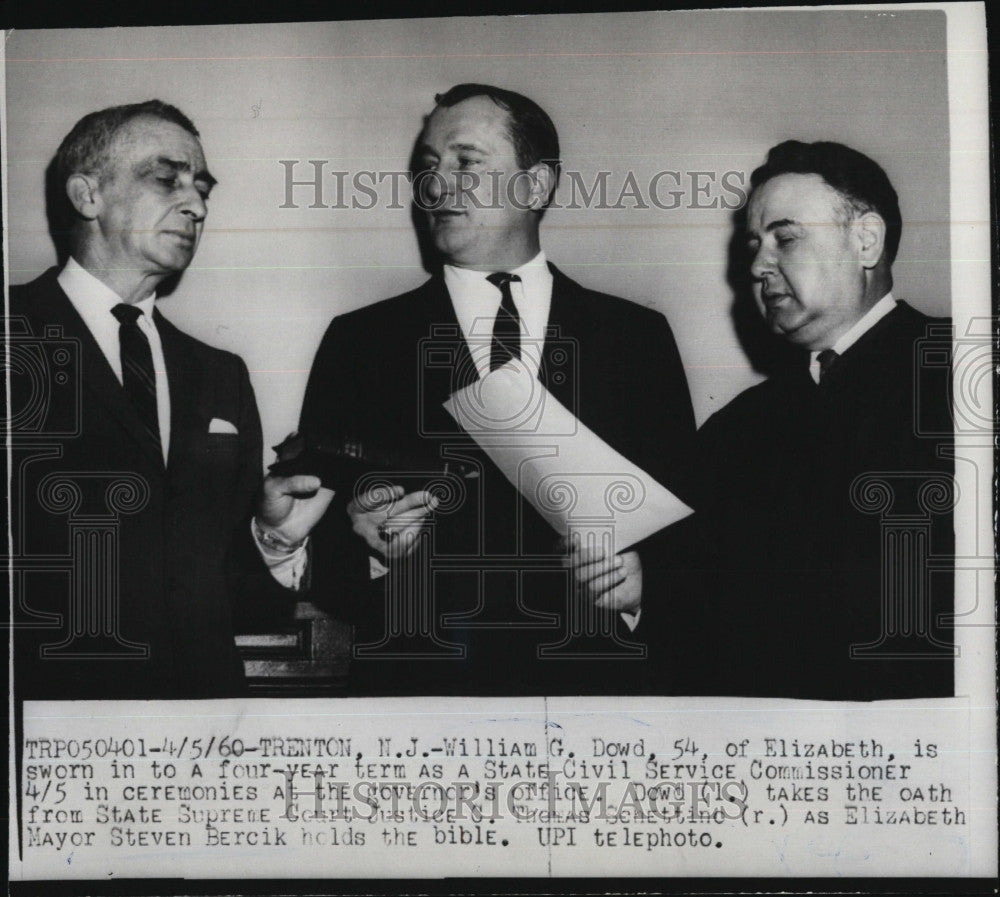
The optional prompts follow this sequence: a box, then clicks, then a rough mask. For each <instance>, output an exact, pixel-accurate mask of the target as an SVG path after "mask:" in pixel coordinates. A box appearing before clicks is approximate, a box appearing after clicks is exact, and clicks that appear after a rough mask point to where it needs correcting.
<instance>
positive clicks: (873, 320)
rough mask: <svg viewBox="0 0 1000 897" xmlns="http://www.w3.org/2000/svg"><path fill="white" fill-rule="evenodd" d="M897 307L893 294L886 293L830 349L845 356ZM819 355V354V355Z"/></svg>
mask: <svg viewBox="0 0 1000 897" xmlns="http://www.w3.org/2000/svg"><path fill="white" fill-rule="evenodd" d="M895 307H896V300H895V299H894V298H893V295H892V293H886V294H885V295H884V296H883V297H882V298H881V299H879V301H878V302H876V303H875V304H874V305H873V306H872V307H871V308H869V309H868V311H867V312H866V313H865V315H864V317H862V318H861V319H860V320H859V321H858V322H857V323H856V324H855V325H854V326H853V327H852V328H851V329H850V330H848V331H847V333H845V334H844V335H843V336H841V338H840V339H838V340H837V342H835V343H834V344H833V345H832V346H831V347H830V348H831V349H833V351H834V352H836V353H837V354H838V355H843V354H844V353H845V352H846V351H847V350H848V349H850V348H851V346H853V345H854V344H855V343H856V342H857V341H858V340H859V339H861V337H862V336H864V335H865V334H866V333H867V332H868V331H869V330H871V329H872V327H874V326H875V325H876V324H877V323H878V322H879V321H881V320H882V318H884V317H885V316H886V315H887V314H889V312H891V311H892V310H893V309H894V308H895ZM817 354H819V353H817Z"/></svg>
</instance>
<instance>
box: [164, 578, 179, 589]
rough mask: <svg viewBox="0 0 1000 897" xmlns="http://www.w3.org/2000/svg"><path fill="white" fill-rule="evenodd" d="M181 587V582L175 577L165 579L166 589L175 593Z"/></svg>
mask: <svg viewBox="0 0 1000 897" xmlns="http://www.w3.org/2000/svg"><path fill="white" fill-rule="evenodd" d="M180 587H181V581H180V580H179V579H178V578H177V577H176V576H168V577H167V588H168V589H170V590H171V591H172V592H176V591H177V590H178V589H179V588H180Z"/></svg>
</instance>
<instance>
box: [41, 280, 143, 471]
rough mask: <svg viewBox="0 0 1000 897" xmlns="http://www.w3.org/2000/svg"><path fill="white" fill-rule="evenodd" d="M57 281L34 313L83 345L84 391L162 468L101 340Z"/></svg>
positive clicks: (45, 290)
mask: <svg viewBox="0 0 1000 897" xmlns="http://www.w3.org/2000/svg"><path fill="white" fill-rule="evenodd" d="M55 277H56V275H55V274H54V273H53V275H52V278H51V281H50V282H48V283H46V284H44V286H43V288H42V289H41V290H39V292H38V293H37V294H36V295H35V298H34V300H33V305H34V309H33V311H34V312H35V313H36V314H37V315H38V317H39V319H40V320H42V321H44V322H46V323H49V324H56V325H58V326H61V327H62V329H63V334H64V335H65V336H67V337H69V338H71V339H75V340H77V341H78V342H79V344H80V371H81V374H82V378H83V388H84V389H85V390H86V391H87V392H88V393H90V395H91V397H92V398H93V399H95V400H96V401H97V402H99V403H100V404H101V405H103V406H104V408H105V409H106V410H107V412H108V413H109V414H110V415H111V416H112V417H113V418H114V419H115V420H116V421H117V422H118V423H119V424H120V425H121V427H122V428H123V429H124V430H125V431H126V432H127V433H128V435H129V437H130V438H131V439H132V440H133V441H134V442H136V443H138V445H139V447H140V448H141V449H142V451H143V453H144V454H145V455H146V456H147V458H148V459H149V460H150V461H151V462H153V464H155V465H156V466H157V467H158V468H162V467H163V456H162V454H160V452H159V451H158V450H157V447H156V446H155V445H153V443H152V440H151V439H150V437H149V435H148V434H147V433H146V430H145V429H144V427H143V425H142V421H141V420H140V419H139V415H138V413H137V412H136V410H135V407H134V406H133V405H132V402H131V401H130V400H129V398H128V396H127V395H126V394H125V390H124V389H122V385H121V383H119V382H118V378H117V377H116V376H115V372H114V371H113V370H111V365H110V364H108V360H107V358H105V357H104V353H103V352H102V351H101V348H100V346H98V345H97V340H95V339H94V336H93V334H92V333H91V332H90V329H89V328H88V327H87V325H86V324H84V322H83V319H82V318H81V317H80V315H79V314H78V313H77V311H76V309H75V308H73V303H72V302H70V301H69V297H68V296H67V295H66V294H65V293H64V292H63V290H62V287H60V286H59V284H58V283H57V282H56V279H55Z"/></svg>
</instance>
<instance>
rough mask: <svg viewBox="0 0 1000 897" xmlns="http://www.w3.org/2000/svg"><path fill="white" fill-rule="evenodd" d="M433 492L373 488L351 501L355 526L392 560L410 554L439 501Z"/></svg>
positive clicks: (366, 539) (349, 505) (377, 550)
mask: <svg viewBox="0 0 1000 897" xmlns="http://www.w3.org/2000/svg"><path fill="white" fill-rule="evenodd" d="M439 503H440V502H439V501H438V498H437V496H436V495H433V494H432V493H430V492H425V491H421V492H410V493H407V494H404V490H403V487H402V486H392V487H389V488H379V489H372V490H370V491H369V492H366V493H365V494H364V495H362V496H360V497H359V498H355V499H352V500H351V502H350V503H349V504H348V505H347V513H348V515H349V516H350V518H351V526H352V527H353V528H354V532H356V533H357V534H358V535H359V536H361V538H362V539H364V540H365V542H366V543H367V544H368V547H369V548H371V549H372V551H375V552H377V553H378V554H379V555H380V556H381V557H384V558H385V559H386V560H388V561H394V560H398V559H400V558H404V557H406V556H407V555H409V554H410V553H411V552H412V551H413V549H414V547H415V546H416V544H417V537H418V535H419V533H420V530H421V529H422V528H423V526H424V521H425V520H426V519H427V516H428V514H430V513H431V512H432V511H433V510H434V509H435V508H436V507H437V506H438V504H439Z"/></svg>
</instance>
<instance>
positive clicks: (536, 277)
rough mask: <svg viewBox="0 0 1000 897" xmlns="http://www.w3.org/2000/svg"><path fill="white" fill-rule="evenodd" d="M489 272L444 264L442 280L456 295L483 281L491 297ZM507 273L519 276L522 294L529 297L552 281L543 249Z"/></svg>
mask: <svg viewBox="0 0 1000 897" xmlns="http://www.w3.org/2000/svg"><path fill="white" fill-rule="evenodd" d="M500 270H506V269H500ZM489 273H490V272H489V271H473V270H472V269H471V268H459V267H458V266H457V265H445V266H444V282H445V285H446V286H447V287H448V291H449V292H450V293H451V295H453V296H455V295H458V293H459V291H461V292H466V291H468V290H469V289H470V288H472V289H475V288H476V287H479V286H480V285H481V284H484V283H485V284H487V286H489V288H490V291H491V292H490V293H488V294H487V295H489V296H490V297H491V298H492V297H493V295H494V294H496V288H495V287H494V286H493V284H491V283H489V282H488V281H487V280H486V277H487V275H488V274H489ZM509 273H510V274H516V275H517V276H518V277H520V278H521V283H522V285H523V287H524V295H525V296H529V297H530V296H533V295H535V294H537V293H538V292H539V291H541V290H544V289H545V288H546V287H548V286H549V285H550V284H551V283H552V272H551V271H550V270H549V266H548V264H547V262H546V259H545V250H544V249H543V250H542V251H541V252H539V253H538V255H536V256H535V257H534V258H533V259H531V261H528V262H525V263H524V264H523V265H519V266H518V267H516V268H511V269H510V271H509ZM453 288H454V289H453ZM497 295H499V294H497Z"/></svg>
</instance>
